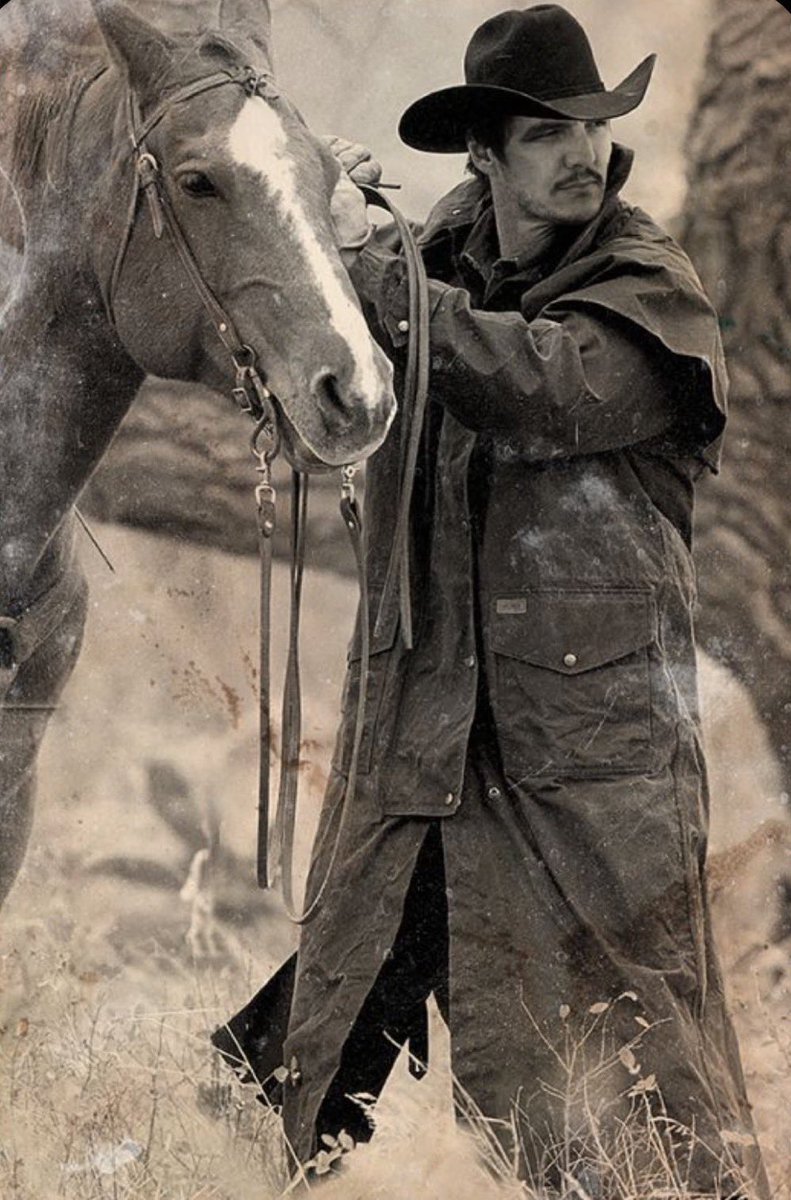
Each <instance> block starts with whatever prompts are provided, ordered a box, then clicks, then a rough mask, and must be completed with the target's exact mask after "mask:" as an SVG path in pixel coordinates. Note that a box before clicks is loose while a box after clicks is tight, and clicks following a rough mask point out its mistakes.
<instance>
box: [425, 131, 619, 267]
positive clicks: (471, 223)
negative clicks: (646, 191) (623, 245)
mask: <svg viewBox="0 0 791 1200" xmlns="http://www.w3.org/2000/svg"><path fill="white" fill-rule="evenodd" d="M633 161H634V151H632V150H629V149H628V148H627V147H625V146H620V145H618V144H617V143H616V144H615V145H614V146H613V152H612V157H611V159H610V168H609V171H608V174H607V188H606V191H605V193H604V200H603V201H602V206H601V208H600V209H599V212H598V213H597V214H596V216H595V217H594V218H593V220H592V221H590V222H589V223H588V224H587V225H586V226H584V227H583V229H582V230H581V231H580V233H579V234H578V236H577V237H576V238H575V239H574V240H573V242H572V243H571V245H570V246H568V247H567V248H566V250H565V252H564V253H563V257H562V259H561V261H560V263H558V264H556V265H558V266H561V265H564V264H565V263H566V262H568V261H570V260H572V259H575V258H578V257H580V255H582V254H584V253H585V252H586V250H587V249H588V248H589V247H590V246H591V245H593V244H594V243H595V241H596V239H597V235H598V233H599V231H600V230H601V228H602V226H603V225H605V224H606V223H607V222H608V220H609V219H610V217H612V215H613V213H614V212H615V211H616V209H617V208H618V205H619V193H620V191H621V189H622V188H623V186H624V184H625V183H626V181H627V179H628V178H629V174H630V172H631V169H632V163H633ZM491 220H492V199H491V193H490V191H489V188H488V186H487V185H486V182H485V181H484V180H481V179H478V178H475V177H470V178H469V179H463V180H462V181H461V183H459V184H457V185H456V187H455V188H453V189H452V191H450V192H448V194H447V195H446V196H443V197H442V199H441V200H440V201H439V202H438V203H437V204H436V205H435V206H434V208H433V209H432V210H431V212H430V214H429V217H428V220H427V221H426V224H425V226H424V228H423V232H422V234H421V235H420V238H419V241H420V244H421V246H422V247H423V248H424V252H425V253H426V255H427V258H429V260H430V256H431V254H432V252H433V251H434V249H435V248H439V247H440V245H441V246H442V247H443V249H444V250H447V243H448V242H450V243H451V252H452V254H454V255H460V254H461V253H462V251H463V250H464V248H465V246H467V244H468V242H470V243H472V244H475V242H476V240H477V239H478V238H481V239H482V237H483V236H484V234H485V227H486V226H487V225H489V224H490V222H491Z"/></svg>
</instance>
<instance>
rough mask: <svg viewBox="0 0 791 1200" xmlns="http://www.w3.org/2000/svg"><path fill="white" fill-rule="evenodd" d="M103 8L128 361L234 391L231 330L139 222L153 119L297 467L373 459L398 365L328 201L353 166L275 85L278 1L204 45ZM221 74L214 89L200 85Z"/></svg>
mask: <svg viewBox="0 0 791 1200" xmlns="http://www.w3.org/2000/svg"><path fill="white" fill-rule="evenodd" d="M94 5H95V11H96V15H97V18H98V21H99V25H100V28H101V31H102V33H103V36H104V39H105V41H106V43H107V46H108V47H109V50H110V53H111V57H112V60H113V64H114V68H115V71H116V72H117V73H118V75H119V76H120V82H121V85H122V86H121V91H122V101H121V105H120V106H119V110H118V118H117V120H116V126H115V140H116V145H115V148H114V149H115V153H114V155H113V162H112V164H111V165H110V167H109V168H108V169H107V184H108V187H107V189H106V192H104V195H103V197H102V199H101V200H100V201H99V203H98V204H97V207H96V211H95V213H94V221H93V227H92V228H93V239H94V246H95V250H94V255H95V262H96V265H97V274H98V275H99V278H100V279H102V280H103V281H104V286H105V294H106V293H107V289H108V287H109V288H110V289H111V291H112V293H113V294H112V295H111V296H110V297H109V299H110V301H111V306H112V319H113V322H114V325H115V329H116V332H117V334H118V337H119V338H120V340H121V342H122V343H123V345H124V348H125V349H126V351H127V352H128V354H129V355H130V357H131V358H132V359H134V360H135V362H136V363H137V364H138V365H139V366H140V367H141V368H142V369H144V370H145V371H148V372H150V373H152V374H156V375H161V376H165V377H169V378H180V379H186V380H196V381H200V382H202V383H205V384H208V385H209V386H210V387H213V388H215V389H216V390H219V391H227V390H228V386H229V380H232V379H233V371H232V362H231V361H230V358H229V353H228V347H227V345H224V344H223V339H222V336H218V333H217V326H218V322H217V321H215V322H214V326H213V325H212V321H211V319H210V315H211V313H210V309H209V311H208V312H207V304H206V300H205V296H204V297H203V298H202V297H201V291H200V287H199V286H198V287H196V285H195V281H194V280H191V279H190V277H189V272H188V271H185V267H184V261H183V255H182V256H181V257H180V255H179V252H178V247H177V245H176V244H175V239H174V237H173V236H169V233H170V232H171V230H165V231H164V235H163V230H162V228H161V226H160V228H157V222H156V219H154V220H153V221H152V220H151V219H150V218H149V214H148V213H147V212H146V208H147V206H146V204H145V203H143V202H139V203H138V204H137V205H136V206H135V209H134V211H133V212H132V213H131V214H129V213H128V206H129V200H128V197H129V196H130V195H134V194H135V192H134V188H135V178H134V172H135V170H136V169H137V165H136V163H135V161H134V158H135V155H134V153H133V150H134V147H133V145H132V143H131V142H130V140H129V132H130V128H129V125H130V121H131V123H132V126H134V122H135V116H134V114H137V119H138V120H139V121H140V122H142V128H144V129H148V130H149V131H148V132H147V134H146V138H145V146H144V149H145V151H146V155H147V156H148V159H147V161H150V162H153V163H154V164H155V166H156V169H157V172H158V182H157V187H158V189H159V196H160V200H159V201H157V203H161V204H162V205H165V206H167V208H168V209H169V214H168V217H169V220H170V221H175V223H176V224H177V226H178V228H179V230H180V231H181V233H182V234H183V238H184V242H185V243H186V245H187V246H188V249H189V252H190V254H191V256H192V258H193V261H194V263H195V265H196V266H197V268H198V272H199V275H200V279H201V281H202V282H203V283H204V284H205V285H206V288H207V290H208V293H209V294H210V295H211V297H212V298H213V299H214V300H216V301H217V302H218V305H219V307H220V309H221V310H222V313H224V314H227V316H228V318H229V319H230V320H229V321H227V322H226V324H230V325H231V326H232V328H234V329H235V330H237V331H238V335H239V339H240V340H241V342H242V343H244V345H245V346H246V347H249V348H250V351H251V352H252V355H253V356H254V357H255V359H256V360H257V361H258V363H260V365H261V367H262V368H263V371H264V372H265V375H266V382H267V385H268V387H269V389H270V390H271V392H272V393H273V395H274V398H275V401H274V402H275V408H276V416H277V421H278V425H279V429H280V433H281V436H282V438H283V442H284V445H285V449H286V453H287V455H288V457H289V458H290V459H291V461H292V462H293V463H294V465H295V466H298V467H301V468H305V469H320V468H321V467H323V466H324V467H326V466H337V465H340V464H343V463H347V462H350V461H355V460H358V459H361V458H365V457H366V456H367V455H368V454H370V453H372V452H373V451H374V450H375V449H376V448H377V447H378V446H379V445H380V444H381V443H382V441H383V440H384V438H385V436H386V434H387V430H388V428H389V425H390V422H391V420H392V416H393V413H394V410H395V400H394V396H393V391H392V369H391V366H390V363H389V361H388V360H387V358H386V357H385V355H384V354H383V352H382V351H381V350H380V349H379V347H378V346H377V345H376V344H375V342H374V341H373V340H372V338H371V336H370V334H369V332H368V328H367V326H366V324H365V320H364V317H363V315H362V312H361V310H360V306H359V304H358V302H357V298H356V296H355V294H354V290H353V288H352V286H351V283H350V281H349V278H348V276H347V274H346V272H345V270H344V267H343V264H342V262H341V259H340V255H339V251H338V248H337V246H336V242H335V236H334V233H333V225H332V219H331V214H330V204H331V201H332V197H333V193H334V190H335V188H336V187H337V186H339V182H340V168H339V165H338V163H337V162H336V160H335V159H334V157H333V156H332V155H331V153H330V152H329V151H328V149H327V148H326V146H325V145H324V144H323V143H322V142H320V141H319V140H318V139H317V138H315V137H314V136H313V135H312V134H311V132H310V131H309V130H308V128H307V127H306V125H305V123H304V121H303V120H302V118H301V116H300V114H299V112H298V111H297V110H296V108H295V107H294V106H293V104H292V103H291V102H290V101H289V100H288V99H287V98H286V97H285V96H284V95H283V94H282V92H280V90H279V88H278V87H277V85H276V84H275V81H274V77H273V74H272V60H271V56H270V51H269V41H270V37H269V12H268V8H267V6H266V5H265V3H264V0H233V3H231V0H224V3H223V4H221V6H220V10H221V27H220V28H218V29H215V30H210V31H205V32H203V33H202V34H199V35H196V34H195V33H194V32H193V33H192V34H191V35H182V34H178V35H171V34H166V33H164V32H162V31H160V30H159V29H157V28H155V27H154V26H152V25H150V24H149V23H148V22H146V21H144V20H142V19H141V18H140V17H138V16H136V15H135V14H133V13H132V12H131V11H130V10H129V9H128V8H126V7H125V6H123V5H119V4H115V3H107V2H106V0H94ZM212 77H215V78H216V79H217V80H218V81H219V82H218V83H217V85H216V86H210V87H208V88H207V89H206V90H200V89H199V88H198V86H197V85H199V84H200V83H201V81H204V82H205V81H208V80H210V79H211V78H212ZM224 77H227V78H224ZM193 84H195V85H196V87H195V88H194V89H193V86H192V85H193ZM130 98H131V103H130V104H129V106H128V107H127V99H130ZM130 114H132V116H130ZM152 114H153V117H152ZM140 148H141V147H138V150H139V149H140ZM121 189H123V190H121ZM146 190H147V189H145V188H144V191H146ZM95 194H97V195H100V196H101V195H102V191H101V189H100V191H99V192H97V193H95ZM154 216H155V214H154ZM124 221H126V222H127V224H126V226H124V225H123V222H124ZM119 238H120V239H121V241H122V242H123V248H122V251H121V254H122V259H119V257H118V253H119V249H118V248H119ZM113 260H115V265H116V267H117V268H118V269H117V270H116V271H115V272H114V274H115V276H116V277H115V278H114V279H112V281H111V282H110V283H109V284H108V282H107V281H108V279H110V277H111V275H112V274H113V271H112V270H111V267H110V263H112V262H113ZM106 298H107V295H106ZM219 328H220V330H221V331H222V329H223V324H222V323H219Z"/></svg>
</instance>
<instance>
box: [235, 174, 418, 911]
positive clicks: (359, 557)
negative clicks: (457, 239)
mask: <svg viewBox="0 0 791 1200" xmlns="http://www.w3.org/2000/svg"><path fill="white" fill-rule="evenodd" d="M362 191H363V192H364V194H365V196H366V199H367V200H368V202H369V203H370V204H375V205H377V206H378V207H380V208H384V209H386V210H387V211H388V212H389V213H390V214H391V215H392V217H393V219H394V221H395V223H396V226H397V228H398V231H399V234H400V237H401V242H402V249H403V255H404V260H405V263H406V271H407V284H408V288H409V343H408V350H407V365H406V374H405V383H404V395H403V398H402V401H401V407H402V429H403V433H404V436H403V439H402V449H401V467H400V478H399V499H398V510H397V517H396V527H395V536H394V538H393V545H392V550H391V555H390V560H389V563H388V568H387V573H386V576H385V584H384V591H383V594H382V599H381V603H380V606H379V610H378V614H377V618H376V628H377V630H378V629H379V628H380V627H381V626H382V625H383V623H385V622H387V621H388V619H389V614H390V613H391V612H393V610H394V608H395V607H396V606H397V607H398V611H399V612H400V616H401V631H402V637H403V639H404V644H405V646H406V647H407V648H408V649H411V648H412V646H413V622H412V607H411V584H410V563H409V533H410V514H411V502H412V496H413V492H414V482H415V470H416V466H417V458H418V450H419V446H420V438H421V433H422V430H423V424H424V418H425V412H426V403H427V398H428V377H429V316H430V313H429V295H428V281H427V278H426V272H425V268H424V266H423V260H422V258H421V256H420V250H419V249H418V246H417V243H416V241H415V238H414V235H413V233H412V230H411V229H410V227H409V225H408V224H407V222H406V221H405V219H404V218H403V217H402V215H401V213H400V212H399V211H398V210H397V209H396V208H395V206H394V205H393V204H392V203H391V201H390V200H389V199H387V198H386V197H384V196H382V195H381V194H380V193H379V192H378V191H376V190H375V189H374V188H368V187H365V188H363V189H362ZM353 475H354V468H353V467H347V468H344V479H343V486H342V490H341V515H342V517H343V521H344V524H345V526H346V529H347V532H348V534H349V538H350V541H351V545H352V551H353V554H354V559H355V564H356V568H357V577H358V583H359V590H360V605H359V613H360V616H359V622H360V641H361V646H360V650H361V653H360V683H359V691H358V696H357V708H356V713H355V721H354V736H353V740H352V751H351V759H350V763H349V773H348V778H347V782H346V788H345V792H344V796H343V800H342V804H341V812H340V815H339V818H338V826H337V829H336V833H335V838H334V841H333V844H332V850H331V852H330V858H329V862H328V864H327V868H326V871H325V874H324V877H323V879H322V880H321V882H320V883H319V885H318V887H316V888H315V889H314V890H313V895H312V897H311V899H310V901H309V903H308V907H307V908H306V909H305V911H304V912H303V913H302V914H301V915H300V914H299V913H298V912H297V909H296V905H295V902H294V842H295V831H296V815H297V806H298V785H299V771H300V765H301V764H300V750H301V739H302V703H301V682H300V672H299V620H300V605H301V599H302V578H303V572H304V561H305V531H306V524H307V489H308V480H307V476H303V475H301V474H300V473H298V472H294V473H293V480H294V488H293V501H292V561H291V612H290V621H289V639H288V660H287V667H286V679H285V686H284V693H283V723H282V750H281V768H280V790H279V796H278V811H277V818H276V822H275V844H274V847H273V854H272V858H273V860H274V862H273V864H272V865H273V867H274V870H275V871H276V870H277V867H278V864H279V865H280V869H281V871H282V887H283V900H284V903H285V907H286V910H287V912H288V915H289V917H290V918H291V920H292V921H293V922H295V923H296V924H298V925H304V924H305V923H306V922H307V921H309V920H310V919H311V918H312V917H313V916H314V915H315V913H316V912H317V910H318V908H319V905H320V904H321V901H322V899H323V897H324V894H325V892H326V889H327V885H328V883H329V880H330V878H331V876H332V874H333V871H334V867H335V863H336V861H337V857H338V852H339V849H340V846H341V844H342V842H343V838H344V835H345V831H346V825H347V822H348V819H349V815H350V813H351V812H352V810H353V807H354V802H355V796H356V792H357V779H358V773H359V763H360V747H361V744H362V736H363V729H364V725H365V711H366V702H367V690H368V675H369V667H370V656H371V628H370V614H369V598H368V579H367V574H366V570H365V556H364V547H363V536H362V521H361V517H360V511H359V506H358V504H357V500H356V497H355V493H354V484H353ZM260 524H261V522H260V508H259V529H260ZM270 572H271V554H269V555H268V556H267V558H265V559H264V558H262V584H261V596H262V629H264V628H265V629H267V630H268V629H269V617H268V614H265V613H264V607H265V605H268V603H269V598H270V596H271V585H270V581H269V579H268V575H269V573H270ZM264 661H266V681H267V687H266V694H265V693H264V687H263V683H264V678H265V675H264ZM268 661H269V649H268V646H267V647H266V649H264V648H263V640H262V665H261V683H262V690H261V713H262V727H261V728H262V735H261V768H260V770H261V790H260V792H259V834H258V879H259V883H261V885H262V886H267V882H266V881H268V879H269V877H270V870H269V866H268V838H267V830H268V825H269V811H268V807H269V806H268V798H269V757H270V755H269V740H268V729H269V724H268V715H269V695H268V682H269V674H268ZM264 729H266V731H267V735H266V740H265V738H264ZM273 873H274V872H273ZM262 880H263V881H264V882H262Z"/></svg>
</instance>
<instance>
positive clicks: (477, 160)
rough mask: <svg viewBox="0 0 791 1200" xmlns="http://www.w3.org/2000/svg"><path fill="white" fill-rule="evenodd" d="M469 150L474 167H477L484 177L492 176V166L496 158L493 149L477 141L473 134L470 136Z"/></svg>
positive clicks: (468, 136) (468, 137)
mask: <svg viewBox="0 0 791 1200" xmlns="http://www.w3.org/2000/svg"><path fill="white" fill-rule="evenodd" d="M467 150H468V152H469V155H470V160H471V162H472V165H473V166H474V167H477V168H478V170H479V171H480V172H481V174H482V175H491V173H492V165H493V161H494V157H495V156H494V151H493V150H492V148H491V147H490V146H484V145H483V144H482V143H481V142H479V141H476V139H475V138H474V137H472V135H471V134H468V135H467Z"/></svg>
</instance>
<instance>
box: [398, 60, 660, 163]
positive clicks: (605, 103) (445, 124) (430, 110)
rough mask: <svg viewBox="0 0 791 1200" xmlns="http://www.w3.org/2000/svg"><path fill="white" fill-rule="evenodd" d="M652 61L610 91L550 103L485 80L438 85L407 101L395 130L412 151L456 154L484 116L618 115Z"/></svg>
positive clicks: (639, 94)
mask: <svg viewBox="0 0 791 1200" xmlns="http://www.w3.org/2000/svg"><path fill="white" fill-rule="evenodd" d="M655 62H656V55H655V54H649V55H648V57H647V58H645V59H643V61H642V62H641V63H640V65H639V66H638V67H635V69H634V71H632V73H631V75H627V77H626V79H624V80H623V82H622V83H619V84H618V86H617V87H615V88H613V90H612V91H610V92H607V91H601V92H591V93H589V94H588V95H585V96H564V97H563V98H562V99H557V100H552V101H551V103H550V102H547V101H546V100H539V99H538V98H537V97H535V96H530V95H528V94H527V93H526V92H517V91H515V90H513V89H512V88H503V87H495V86H492V85H488V84H462V85H461V86H458V87H449V88H442V89H440V91H438V92H431V93H429V95H428V96H423V97H422V98H421V99H420V100H416V101H415V103H414V104H411V105H410V106H409V108H408V109H407V110H406V112H405V113H404V115H403V116H402V117H401V120H400V122H399V124H398V133H399V136H400V137H401V140H402V141H404V142H406V144H407V146H411V147H412V148H413V149H414V150H426V151H429V152H431V153H434V154H460V153H463V152H465V151H466V150H467V131H468V129H470V127H471V126H472V125H475V124H477V123H478V122H479V121H482V120H486V119H487V118H489V117H495V116H523V117H546V118H548V119H553V118H554V119H560V120H571V121H608V120H611V119H612V118H613V117H623V116H625V115H626V113H629V112H631V111H632V109H634V108H637V106H638V104H640V102H641V101H642V99H643V96H644V95H645V92H646V88H647V87H648V83H649V81H650V79H651V74H652V72H653V69H654V63H655Z"/></svg>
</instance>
